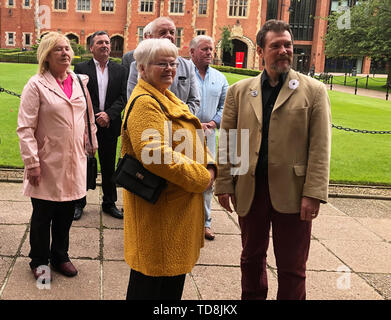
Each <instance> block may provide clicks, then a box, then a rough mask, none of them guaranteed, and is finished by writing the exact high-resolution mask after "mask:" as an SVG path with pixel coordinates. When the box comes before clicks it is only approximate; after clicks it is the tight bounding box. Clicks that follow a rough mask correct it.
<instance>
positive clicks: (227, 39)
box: [220, 26, 234, 56]
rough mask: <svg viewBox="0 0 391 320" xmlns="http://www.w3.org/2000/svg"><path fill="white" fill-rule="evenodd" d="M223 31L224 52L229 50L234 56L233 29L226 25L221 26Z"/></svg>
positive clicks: (222, 45) (222, 46)
mask: <svg viewBox="0 0 391 320" xmlns="http://www.w3.org/2000/svg"><path fill="white" fill-rule="evenodd" d="M220 30H221V31H222V32H221V49H222V50H223V53H224V52H229V53H230V55H231V56H232V54H233V50H234V45H233V43H232V40H231V31H230V30H229V27H227V26H224V27H222V28H220Z"/></svg>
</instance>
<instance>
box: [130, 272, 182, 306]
mask: <svg viewBox="0 0 391 320" xmlns="http://www.w3.org/2000/svg"><path fill="white" fill-rule="evenodd" d="M185 278H186V274H182V275H179V276H173V277H150V276H146V275H144V274H142V273H141V272H138V271H135V270H131V271H130V277H129V285H128V292H127V294H126V300H181V298H182V292H183V287H184V285H185Z"/></svg>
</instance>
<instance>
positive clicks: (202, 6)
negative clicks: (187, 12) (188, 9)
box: [198, 0, 208, 15]
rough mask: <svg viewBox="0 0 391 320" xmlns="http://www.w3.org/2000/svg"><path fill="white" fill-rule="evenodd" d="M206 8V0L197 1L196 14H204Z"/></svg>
mask: <svg viewBox="0 0 391 320" xmlns="http://www.w3.org/2000/svg"><path fill="white" fill-rule="evenodd" d="M207 10H208V0H199V2H198V14H199V15H202V14H206V13H207Z"/></svg>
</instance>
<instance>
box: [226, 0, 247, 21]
mask: <svg viewBox="0 0 391 320" xmlns="http://www.w3.org/2000/svg"><path fill="white" fill-rule="evenodd" d="M229 16H231V17H246V16H247V0H230V1H229Z"/></svg>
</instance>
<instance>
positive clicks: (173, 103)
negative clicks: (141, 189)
mask: <svg viewBox="0 0 391 320" xmlns="http://www.w3.org/2000/svg"><path fill="white" fill-rule="evenodd" d="M145 91H147V92H148V93H149V94H151V95H153V96H154V97H155V98H156V99H157V100H159V101H160V103H161V104H162V105H163V106H164V107H165V110H166V113H167V116H169V117H170V118H186V119H189V120H193V121H194V120H196V121H198V122H199V120H198V118H197V117H196V116H195V115H193V114H192V113H191V112H190V110H189V107H188V106H187V104H185V103H183V102H182V100H180V99H179V98H178V97H177V96H176V95H175V94H173V93H172V92H171V91H170V90H168V89H167V90H166V91H165V92H164V94H163V93H162V92H160V91H159V90H157V89H156V88H155V87H154V86H152V85H151V84H149V83H148V82H146V81H144V80H143V79H141V78H140V79H139V80H138V82H137V85H136V87H135V88H134V90H133V92H132V96H133V97H136V96H138V95H139V94H142V93H145ZM200 127H201V123H200Z"/></svg>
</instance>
